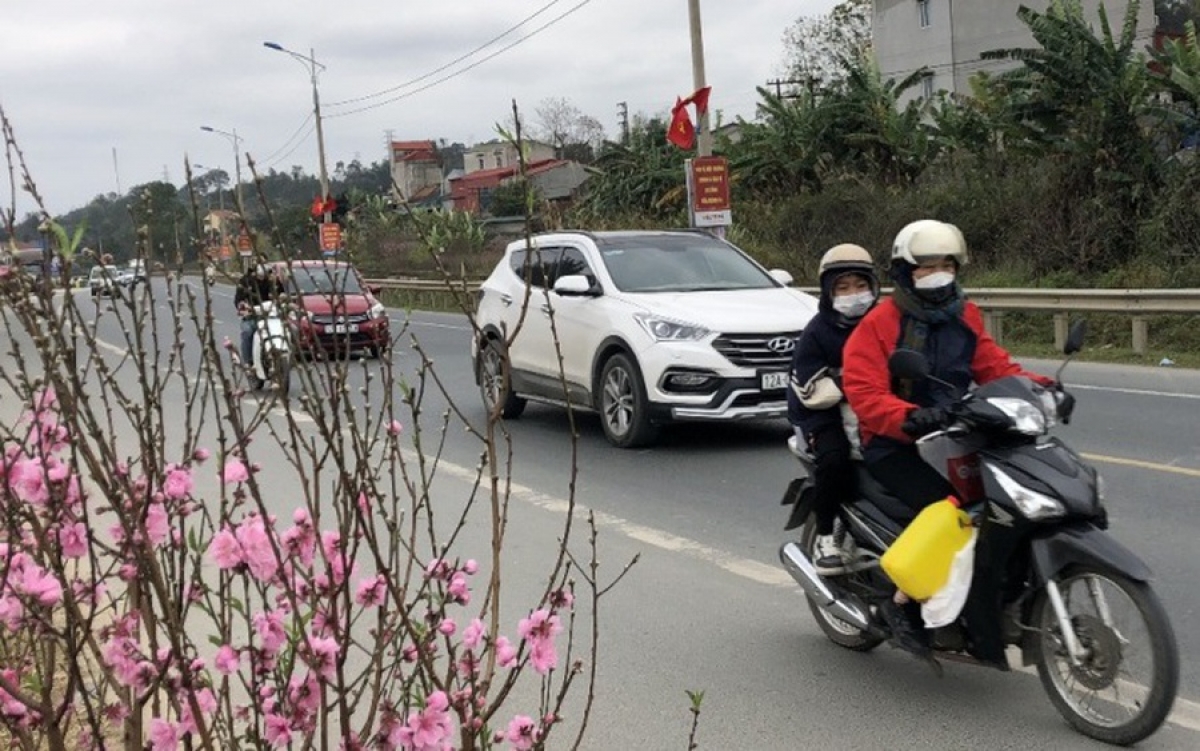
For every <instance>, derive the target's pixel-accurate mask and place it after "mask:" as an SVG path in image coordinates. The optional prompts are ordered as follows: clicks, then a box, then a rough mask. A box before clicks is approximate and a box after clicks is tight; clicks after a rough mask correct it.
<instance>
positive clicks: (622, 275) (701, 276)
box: [599, 235, 780, 292]
mask: <svg viewBox="0 0 1200 751" xmlns="http://www.w3.org/2000/svg"><path fill="white" fill-rule="evenodd" d="M599 246H600V256H601V257H602V258H603V259H604V265H605V266H606V267H607V268H608V274H609V276H611V277H612V280H613V284H615V285H616V286H617V288H618V289H620V290H621V291H622V292H700V291H709V290H733V289H768V288H771V287H778V286H780V285H779V283H778V282H776V281H775V280H774V279H773V278H772V277H771V276H770V275H769V274H767V273H766V272H765V271H763V269H762V268H761V267H760V266H758V265H757V264H755V263H754V262H753V261H752V260H750V258H749V257H748V256H747V255H745V254H744V253H742V252H741V251H740V250H738V249H737V248H735V247H733V246H732V245H729V244H728V243H724V242H721V241H719V240H716V239H714V238H708V237H704V236H702V235H684V236H673V235H646V236H644V237H619V238H604V239H603V240H602V241H601V242H600V243H599Z"/></svg>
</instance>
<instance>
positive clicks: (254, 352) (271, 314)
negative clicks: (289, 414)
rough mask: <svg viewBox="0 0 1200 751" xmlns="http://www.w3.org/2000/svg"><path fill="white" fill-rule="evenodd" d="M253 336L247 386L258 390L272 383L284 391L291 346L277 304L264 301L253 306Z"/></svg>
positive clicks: (286, 387)
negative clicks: (248, 383)
mask: <svg viewBox="0 0 1200 751" xmlns="http://www.w3.org/2000/svg"><path fill="white" fill-rule="evenodd" d="M253 314H254V317H255V326H254V339H253V341H252V343H251V345H250V387H251V388H253V389H255V390H258V389H261V388H263V387H264V386H265V385H266V384H268V383H275V384H276V385H277V386H278V388H279V390H280V391H281V392H283V393H285V394H286V393H287V391H288V388H289V386H290V385H291V378H292V347H291V344H290V342H289V341H288V331H287V324H286V323H284V320H283V317H282V316H281V315H280V312H279V308H278V307H276V305H275V304H274V303H272V302H264V303H261V304H259V305H255V306H254V308H253Z"/></svg>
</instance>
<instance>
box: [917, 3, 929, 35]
mask: <svg viewBox="0 0 1200 751" xmlns="http://www.w3.org/2000/svg"><path fill="white" fill-rule="evenodd" d="M917 16H918V18H920V20H921V28H922V29H928V28H929V0H917Z"/></svg>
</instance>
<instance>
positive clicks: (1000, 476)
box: [987, 464, 1067, 521]
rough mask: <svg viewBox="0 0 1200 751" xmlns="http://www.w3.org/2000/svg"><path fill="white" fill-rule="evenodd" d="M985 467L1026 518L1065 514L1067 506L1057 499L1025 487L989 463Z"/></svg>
mask: <svg viewBox="0 0 1200 751" xmlns="http://www.w3.org/2000/svg"><path fill="white" fill-rule="evenodd" d="M987 468H988V471H990V472H991V473H992V477H995V478H996V482H997V483H998V484H999V485H1000V489H1001V490H1003V491H1004V492H1005V493H1007V494H1008V497H1009V498H1011V499H1012V500H1013V503H1015V504H1016V505H1017V508H1019V509H1020V510H1021V513H1022V514H1024V515H1025V518H1026V519H1029V520H1031V521H1041V520H1043V519H1057V518H1058V517H1060V516H1065V515H1066V513H1067V508H1066V506H1064V505H1062V503H1061V502H1060V501H1059V500H1058V499H1056V498H1051V497H1050V496H1048V495H1046V494H1045V493H1039V492H1038V491H1036V490H1032V489H1030V488H1027V487H1025V486H1024V485H1022V484H1021V483H1019V482H1017V481H1016V480H1014V479H1013V478H1012V477H1010V476H1009V475H1008V474H1007V473H1005V472H1004V471H1003V470H1001V469H998V468H997V467H994V466H992V465H991V464H988V465H987Z"/></svg>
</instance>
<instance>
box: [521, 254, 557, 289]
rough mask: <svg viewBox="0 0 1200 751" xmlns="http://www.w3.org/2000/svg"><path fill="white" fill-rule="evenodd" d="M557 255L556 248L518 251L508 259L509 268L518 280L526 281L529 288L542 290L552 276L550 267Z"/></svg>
mask: <svg viewBox="0 0 1200 751" xmlns="http://www.w3.org/2000/svg"><path fill="white" fill-rule="evenodd" d="M531 252H532V256H531V255H530V253H531ZM558 253H559V250H558V249H557V248H533V250H532V251H526V250H518V251H515V252H514V253H513V254H512V255H511V256H510V257H509V268H511V269H512V271H513V273H514V274H516V275H517V277H518V278H520V279H524V280H526V281H528V282H529V284H530V286H532V287H542V288H544V287H546V283H547V277H552V276H553V272H552V267H553V266H554V262H555V261H557V260H558Z"/></svg>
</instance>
